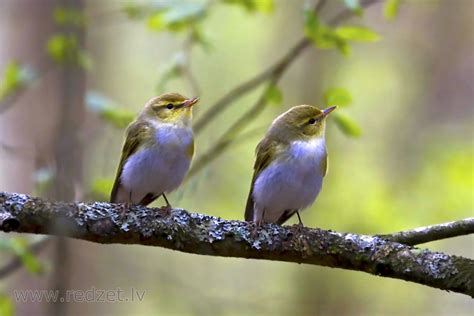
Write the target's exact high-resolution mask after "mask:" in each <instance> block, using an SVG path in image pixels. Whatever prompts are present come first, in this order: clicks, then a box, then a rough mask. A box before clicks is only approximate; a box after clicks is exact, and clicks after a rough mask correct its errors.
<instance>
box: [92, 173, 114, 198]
mask: <svg viewBox="0 0 474 316" xmlns="http://www.w3.org/2000/svg"><path fill="white" fill-rule="evenodd" d="M113 185H114V180H113V179H110V178H99V179H95V180H94V182H92V186H91V194H93V196H94V198H95V199H97V200H107V199H108V197H109V194H110V191H111V190H112V187H113Z"/></svg>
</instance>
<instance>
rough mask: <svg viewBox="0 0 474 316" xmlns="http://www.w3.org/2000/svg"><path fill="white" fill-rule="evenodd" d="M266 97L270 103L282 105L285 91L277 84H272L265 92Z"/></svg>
mask: <svg viewBox="0 0 474 316" xmlns="http://www.w3.org/2000/svg"><path fill="white" fill-rule="evenodd" d="M265 99H266V100H267V102H268V103H270V104H274V105H280V104H281V103H282V102H283V93H282V92H281V90H280V89H279V88H278V86H276V85H270V86H269V87H268V88H267V91H266V92H265Z"/></svg>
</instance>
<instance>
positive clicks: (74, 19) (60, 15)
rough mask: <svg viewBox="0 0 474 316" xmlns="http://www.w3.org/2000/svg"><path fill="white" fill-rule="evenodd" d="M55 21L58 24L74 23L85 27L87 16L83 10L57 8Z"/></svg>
mask: <svg viewBox="0 0 474 316" xmlns="http://www.w3.org/2000/svg"><path fill="white" fill-rule="evenodd" d="M53 18H54V22H56V24H58V25H72V26H76V27H84V26H85V25H86V18H85V16H84V14H83V13H82V11H80V10H76V9H71V8H62V7H59V8H55V9H54V12H53Z"/></svg>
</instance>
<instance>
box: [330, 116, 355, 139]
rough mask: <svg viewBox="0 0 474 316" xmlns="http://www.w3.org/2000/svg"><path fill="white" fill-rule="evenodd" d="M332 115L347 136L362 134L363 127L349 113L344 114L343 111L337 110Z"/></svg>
mask: <svg viewBox="0 0 474 316" xmlns="http://www.w3.org/2000/svg"><path fill="white" fill-rule="evenodd" d="M331 116H332V117H333V118H334V121H335V122H336V124H337V126H338V127H339V129H340V130H341V131H342V132H343V133H344V134H346V135H347V136H351V137H359V136H360V135H361V133H362V131H361V128H360V127H359V125H358V124H357V123H356V122H355V121H354V120H353V119H352V118H351V117H350V116H348V115H347V114H344V113H343V112H336V113H334V114H332V115H331Z"/></svg>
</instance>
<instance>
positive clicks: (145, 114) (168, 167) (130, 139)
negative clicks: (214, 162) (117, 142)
mask: <svg viewBox="0 0 474 316" xmlns="http://www.w3.org/2000/svg"><path fill="white" fill-rule="evenodd" d="M198 101H199V98H189V99H188V98H186V97H184V96H182V95H180V94H178V93H164V94H161V95H160V96H157V97H154V98H152V99H150V100H149V101H148V102H147V103H146V104H145V106H144V108H143V109H142V111H141V112H140V113H139V114H138V116H137V118H136V119H135V120H134V121H133V122H131V123H130V125H129V126H128V127H127V129H126V132H125V140H124V143H123V149H122V155H121V158H120V162H119V164H118V168H117V172H116V176H115V181H114V185H113V188H112V191H111V194H110V202H111V203H126V204H136V205H143V206H146V205H148V204H150V203H152V202H153V201H154V200H155V199H157V198H158V197H160V196H163V198H164V199H165V202H166V208H167V209H171V205H170V203H169V201H168V199H167V197H166V195H165V194H166V193H168V192H171V191H173V190H175V189H176V188H178V187H179V185H180V184H181V183H182V182H183V179H184V178H185V176H186V174H187V172H188V170H189V167H190V164H191V160H192V158H193V155H194V136H193V130H192V126H191V123H192V108H193V106H194V105H195V104H196V103H197V102H198Z"/></svg>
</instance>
